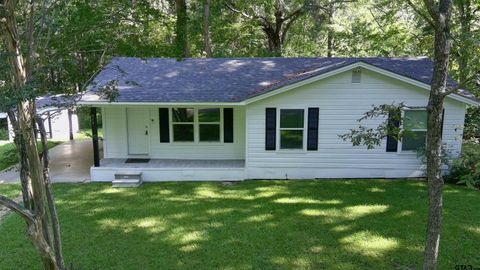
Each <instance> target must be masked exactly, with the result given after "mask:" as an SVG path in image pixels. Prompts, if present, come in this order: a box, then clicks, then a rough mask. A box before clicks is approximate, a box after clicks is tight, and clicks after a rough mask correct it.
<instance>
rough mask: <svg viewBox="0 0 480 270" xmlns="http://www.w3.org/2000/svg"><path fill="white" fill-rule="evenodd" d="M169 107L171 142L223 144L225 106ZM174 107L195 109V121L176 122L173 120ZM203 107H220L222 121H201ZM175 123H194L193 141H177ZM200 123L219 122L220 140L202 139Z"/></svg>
mask: <svg viewBox="0 0 480 270" xmlns="http://www.w3.org/2000/svg"><path fill="white" fill-rule="evenodd" d="M168 109H169V127H170V138H172V140H171V143H174V144H192V143H195V144H223V143H224V142H223V141H224V140H223V107H200V108H196V107H188V106H178V107H171V108H168ZM174 109H193V122H174V121H173V110H174ZM201 109H219V110H220V122H199V119H198V111H199V110H201ZM175 124H193V141H175V137H174V131H173V125H175ZM200 124H219V125H220V140H219V141H200Z"/></svg>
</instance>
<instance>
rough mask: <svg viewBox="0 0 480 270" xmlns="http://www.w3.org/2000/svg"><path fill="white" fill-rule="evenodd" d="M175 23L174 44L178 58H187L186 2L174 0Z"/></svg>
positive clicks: (184, 0)
mask: <svg viewBox="0 0 480 270" xmlns="http://www.w3.org/2000/svg"><path fill="white" fill-rule="evenodd" d="M175 11H176V14H177V21H176V27H175V34H176V37H175V44H176V50H177V57H178V58H186V57H188V16H187V3H186V0H175Z"/></svg>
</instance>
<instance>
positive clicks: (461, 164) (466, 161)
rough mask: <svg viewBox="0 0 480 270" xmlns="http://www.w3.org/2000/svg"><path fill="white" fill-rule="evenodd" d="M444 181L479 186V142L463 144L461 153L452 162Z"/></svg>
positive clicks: (472, 186) (473, 186)
mask: <svg viewBox="0 0 480 270" xmlns="http://www.w3.org/2000/svg"><path fill="white" fill-rule="evenodd" d="M445 182H447V183H452V184H463V185H467V186H468V187H471V188H480V144H474V143H468V144H465V145H464V146H463V151H462V154H461V156H460V158H458V159H456V160H455V161H454V162H453V164H452V168H451V170H450V174H449V175H448V176H447V177H445Z"/></svg>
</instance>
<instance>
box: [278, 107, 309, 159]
mask: <svg viewBox="0 0 480 270" xmlns="http://www.w3.org/2000/svg"><path fill="white" fill-rule="evenodd" d="M279 130H280V149H303V134H304V110H303V109H281V110H280V128H279Z"/></svg>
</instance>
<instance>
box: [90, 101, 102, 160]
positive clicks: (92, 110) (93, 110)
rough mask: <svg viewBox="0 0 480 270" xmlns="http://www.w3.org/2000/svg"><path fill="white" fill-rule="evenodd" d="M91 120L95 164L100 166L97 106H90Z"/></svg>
mask: <svg viewBox="0 0 480 270" xmlns="http://www.w3.org/2000/svg"><path fill="white" fill-rule="evenodd" d="M90 122H91V124H92V142H93V165H94V166H95V167H100V156H99V153H98V127H97V108H95V107H92V108H90Z"/></svg>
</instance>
